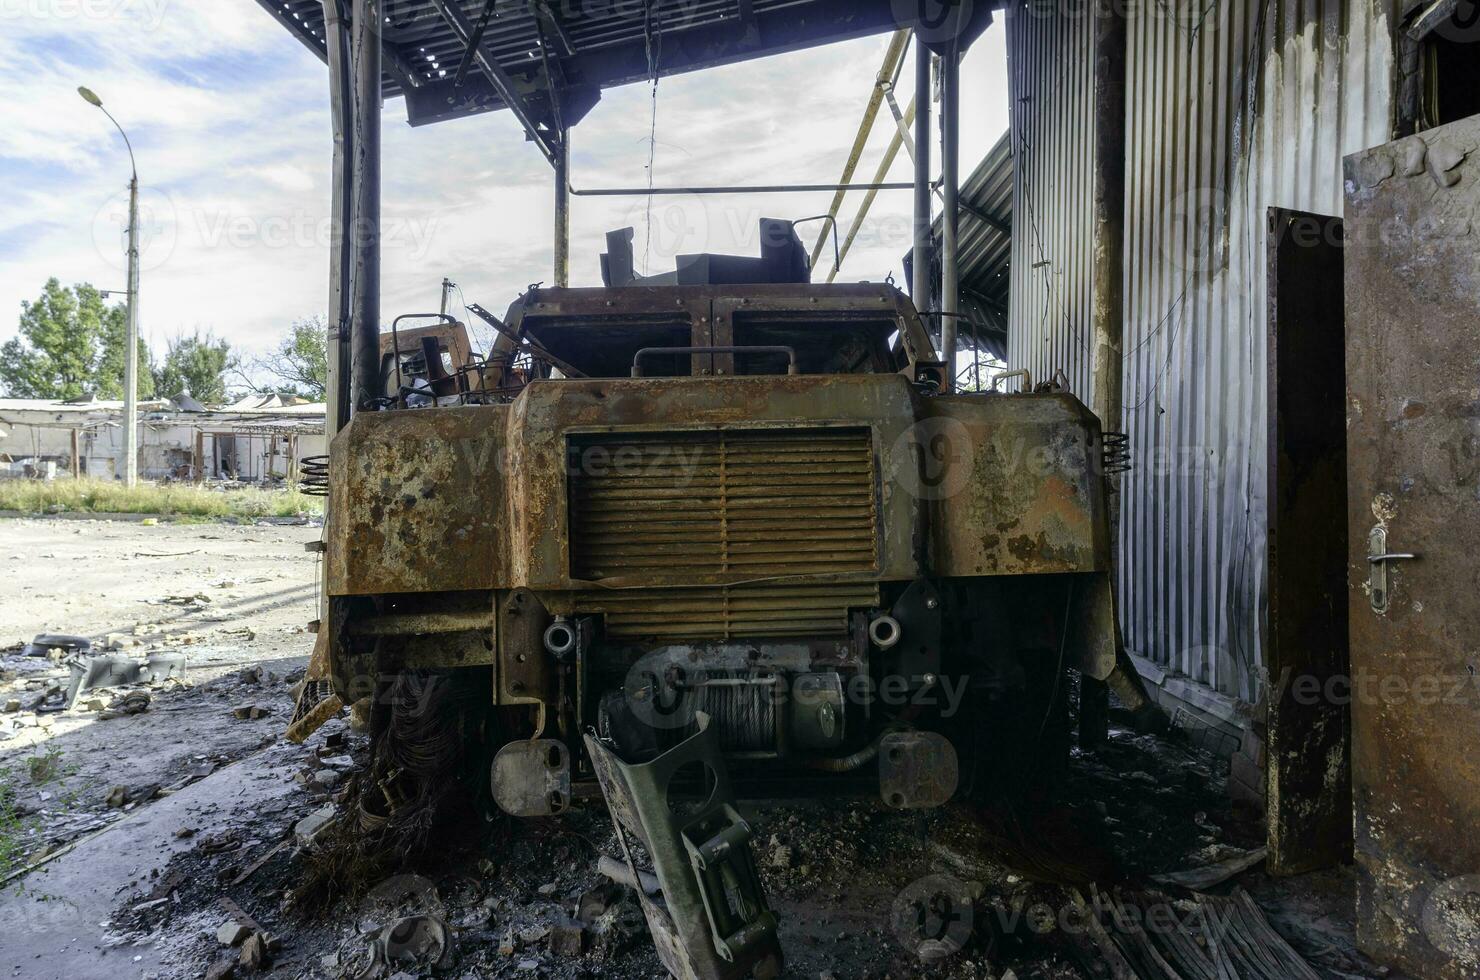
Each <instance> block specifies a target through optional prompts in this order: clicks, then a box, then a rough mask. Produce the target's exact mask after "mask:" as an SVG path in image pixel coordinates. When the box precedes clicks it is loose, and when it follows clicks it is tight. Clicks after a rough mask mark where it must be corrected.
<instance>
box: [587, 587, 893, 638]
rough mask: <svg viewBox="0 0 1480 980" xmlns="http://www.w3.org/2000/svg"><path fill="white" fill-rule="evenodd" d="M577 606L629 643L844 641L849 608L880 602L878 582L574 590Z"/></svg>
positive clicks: (609, 632) (868, 605) (613, 635)
mask: <svg viewBox="0 0 1480 980" xmlns="http://www.w3.org/2000/svg"><path fill="white" fill-rule="evenodd" d="M569 602H570V605H571V608H572V609H579V610H580V611H581V612H584V613H591V614H596V615H600V616H602V617H604V622H605V626H606V633H607V635H608V636H612V637H618V638H623V639H639V638H644V637H646V638H660V639H661V638H675V639H690V640H711V639H713V640H728V639H735V638H741V637H751V638H755V637H765V636H807V635H811V636H838V635H843V634H846V633H847V631H848V611H849V610H850V609H867V608H870V607H873V606H877V605H878V604H879V586H878V583H877V582H818V583H811V584H807V583H790V584H785V585H765V584H755V585H748V584H739V585H730V586H718V587H709V588H694V589H677V588H644V589H606V590H602V589H597V590H592V591H588V592H580V593H575V594H574V595H573V596H571V597H570V599H569Z"/></svg>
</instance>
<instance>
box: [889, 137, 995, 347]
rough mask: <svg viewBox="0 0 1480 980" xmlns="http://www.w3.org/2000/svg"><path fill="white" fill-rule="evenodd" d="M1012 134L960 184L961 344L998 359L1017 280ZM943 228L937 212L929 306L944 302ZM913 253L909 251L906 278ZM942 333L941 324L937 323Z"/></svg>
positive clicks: (933, 235)
mask: <svg viewBox="0 0 1480 980" xmlns="http://www.w3.org/2000/svg"><path fill="white" fill-rule="evenodd" d="M1009 135H1010V134H1003V136H1002V138H1001V139H1000V140H998V141H997V143H996V145H995V146H993V147H992V149H991V150H989V151H987V155H986V156H985V157H983V158H982V162H981V163H980V164H979V165H978V166H977V168H976V170H974V171H972V174H971V176H970V177H968V178H966V182H965V183H963V184H962V185H961V217H960V221H959V224H958V227H959V229H960V239H959V249H960V251H959V252H958V255H957V262H958V264H959V268H960V283H961V300H960V306H959V309H960V311H961V312H962V313H963V314H965V316H966V319H965V320H964V322H962V324H961V325H960V336H959V341H960V344H961V349H962V350H973V349H977V348H980V349H981V350H984V351H986V352H987V353H988V354H991V355H992V356H993V357H996V358H998V359H1005V356H1006V352H1007V312H1008V299H1009V295H1008V294H1009V287H1010V286H1011V282H1012V275H1011V271H1012V220H1013V213H1012V173H1013V156H1012V141H1011V139H1010V138H1009ZM943 233H944V229H943V227H942V218H941V217H939V216H937V217H936V219H935V224H934V226H933V228H932V229H931V236H932V244H931V254H930V262H931V288H932V292H931V296H930V297H929V302H928V304H927V305H928V308H929V309H932V310H938V309H940V308H941V300H940V288H941V275H940V263H941V239H942V237H943ZM912 261H913V257H912V256H911V255H910V254H909V253H906V254H905V256H904V267H905V278H906V279H907V280H908V279H909V278H910V269H911V264H912ZM932 330H933V331H934V332H935V333H936V334H938V333H939V330H940V326H939V324H938V323H935V324H932Z"/></svg>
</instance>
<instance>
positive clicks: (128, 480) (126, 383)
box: [77, 86, 139, 487]
mask: <svg viewBox="0 0 1480 980" xmlns="http://www.w3.org/2000/svg"><path fill="white" fill-rule="evenodd" d="M77 94H78V95H80V96H82V98H83V100H84V101H86V102H87V103H88V104H89V105H92V106H96V107H97V108H99V109H101V110H102V112H103V115H105V116H107V117H108V121H109V122H111V123H112V124H113V128H114V129H117V130H118V135H119V136H122V137H123V145H124V146H125V147H127V148H128V167H129V173H130V177H129V183H128V293H127V299H128V308H127V311H126V313H125V316H126V321H125V327H124V345H125V346H124V355H123V480H124V484H125V485H126V486H130V487H131V486H134V485H135V484H136V483H138V482H139V165H138V162H137V161H136V160H135V159H134V144H133V141H132V140H130V139H129V138H128V133H126V132H125V131H124V129H123V126H122V125H121V124H120V123H119V121H118V120H117V119H114V118H113V113H111V112H109V111H108V109H107V108H106V107H105V106H104V105H103V100H102V99H100V98H98V95H97V93H95V92H94V91H93V90H92V89H90V88H87V87H85V86H83V87H79V88H78V89H77ZM104 295H107V294H106V293H105V294H104Z"/></svg>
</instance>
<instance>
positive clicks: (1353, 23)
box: [1008, 0, 1394, 702]
mask: <svg viewBox="0 0 1480 980" xmlns="http://www.w3.org/2000/svg"><path fill="white" fill-rule="evenodd" d="M1056 9H1057V10H1058V11H1059V12H1057V13H1054V14H1052V15H1048V14H1045V13H1044V12H1043V11H1041V10H1038V9H1035V8H1034V6H1033V5H1031V4H1020V3H1016V2H1014V3H1013V4H1012V5H1011V6H1010V7H1009V16H1008V43H1009V58H1010V60H1011V66H1010V72H1009V80H1010V83H1011V86H1012V93H1011V97H1012V107H1013V110H1012V111H1013V116H1012V134H1013V141H1014V152H1015V153H1016V155H1017V159H1016V161H1015V171H1016V174H1017V177H1016V190H1015V193H1014V207H1013V210H1014V214H1015V215H1016V216H1017V218H1016V221H1015V226H1016V228H1017V230H1018V233H1017V235H1015V236H1014V237H1015V241H1014V250H1013V262H1012V275H1013V284H1012V294H1011V303H1012V315H1011V332H1010V338H1009V348H1008V359H1009V365H1010V366H1011V367H1028V368H1031V369H1033V376H1034V377H1035V378H1049V377H1052V376H1053V375H1054V374H1055V372H1057V371H1059V370H1063V371H1064V373H1065V376H1066V377H1067V379H1068V382H1069V387H1070V390H1071V391H1073V392H1074V393H1075V394H1077V395H1078V396H1079V397H1080V398H1081V399H1082V400H1084V401H1085V402H1086V403H1089V402H1091V400H1092V392H1091V391H1090V390H1089V370H1090V367H1091V357H1090V350H1089V346H1088V336H1089V329H1090V320H1089V310H1090V308H1091V294H1092V289H1091V284H1090V276H1089V261H1090V258H1091V256H1090V255H1089V247H1090V242H1091V240H1092V235H1091V227H1090V219H1091V210H1090V180H1089V172H1090V171H1089V149H1090V147H1091V146H1092V145H1093V131H1094V125H1093V118H1092V115H1093V114H1092V106H1091V86H1090V84H1089V79H1090V74H1091V72H1092V68H1093V62H1092V44H1093V33H1094V23H1093V20H1094V19H1093V18H1092V17H1091V16H1089V8H1088V5H1087V4H1084V3H1071V4H1068V5H1067V6H1061V7H1059V8H1056ZM1392 23H1393V19H1392V17H1391V3H1389V2H1388V0H1331V2H1327V3H1321V4H1309V3H1304V2H1299V0H1259V2H1255V3H1246V4H1232V3H1222V4H1201V3H1199V4H1147V3H1143V4H1134V5H1131V7H1130V25H1129V30H1130V37H1129V52H1128V61H1129V78H1128V80H1127V102H1128V105H1129V118H1128V119H1127V143H1128V147H1129V152H1128V158H1127V186H1126V195H1127V196H1126V224H1127V237H1126V243H1125V245H1126V267H1127V274H1126V284H1125V288H1126V293H1125V303H1126V325H1125V386H1124V391H1125V396H1124V404H1125V409H1124V412H1125V415H1124V421H1123V423H1122V424H1121V425H1120V426H1109V425H1107V428H1123V429H1124V430H1125V431H1127V432H1129V434H1130V446H1131V451H1132V462H1133V469H1132V471H1131V472H1130V473H1128V474H1126V475H1125V477H1123V479H1122V489H1121V504H1120V507H1121V525H1120V526H1121V541H1120V554H1119V559H1120V560H1119V562H1118V564H1119V578H1118V583H1117V594H1118V595H1119V596H1120V602H1121V618H1122V621H1123V623H1124V627H1125V637H1126V644H1127V646H1128V647H1129V648H1131V649H1132V650H1135V651H1136V652H1138V653H1141V654H1143V655H1145V656H1146V657H1148V658H1150V659H1152V660H1154V661H1156V662H1157V663H1159V664H1162V665H1164V666H1168V667H1172V668H1175V669H1177V670H1179V671H1181V672H1182V673H1185V674H1187V675H1189V676H1190V677H1192V678H1193V679H1195V680H1197V681H1200V682H1201V683H1204V684H1206V685H1208V686H1210V687H1213V688H1215V689H1217V690H1219V691H1221V692H1223V693H1225V694H1229V695H1232V696H1235V697H1240V698H1243V699H1245V700H1248V701H1251V702H1252V701H1255V700H1257V697H1258V694H1259V686H1260V682H1261V677H1262V676H1263V668H1262V665H1263V650H1262V643H1263V633H1264V629H1263V618H1264V617H1263V608H1264V603H1265V596H1266V591H1267V587H1266V579H1265V573H1264V567H1265V561H1264V556H1265V511H1266V502H1265V498H1266V489H1265V488H1266V485H1267V478H1266V466H1265V459H1264V457H1265V451H1264V446H1265V432H1266V428H1267V420H1266V414H1265V405H1266V401H1267V391H1266V388H1265V369H1264V365H1265V363H1266V358H1267V356H1268V350H1267V345H1266V342H1265V336H1264V335H1265V327H1264V318H1265V310H1266V293H1265V285H1264V278H1265V269H1264V264H1265V248H1264V236H1265V231H1264V228H1265V213H1266V210H1267V209H1268V208H1269V207H1271V206H1278V207H1285V208H1291V209H1299V210H1304V211H1313V212H1318V213H1325V214H1337V213H1340V210H1341V157H1342V155H1343V154H1347V153H1352V152H1356V151H1358V150H1361V149H1363V148H1365V147H1369V146H1373V145H1376V144H1379V143H1383V142H1385V141H1386V140H1387V139H1388V138H1389V134H1390V132H1391V126H1392V121H1391V116H1392V88H1393V77H1394V61H1393V54H1392V40H1391V27H1390V25H1391V24H1392Z"/></svg>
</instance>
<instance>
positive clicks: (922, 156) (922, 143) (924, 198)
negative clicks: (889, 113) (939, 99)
mask: <svg viewBox="0 0 1480 980" xmlns="http://www.w3.org/2000/svg"><path fill="white" fill-rule="evenodd" d="M931 57H932V56H931V54H930V49H929V48H928V47H926V45H925V42H924V40H923V39H922V38H921V37H920V35H919V34H916V35H915V247H914V255H913V258H912V259H911V264H912V265H913V266H914V269H913V275H912V276H911V279H912V282H911V289H910V291H911V293H912V294H913V299H914V301H915V306H916V307H918V308H919V309H921V310H926V309H929V307H930V279H931V276H930V245H931V215H930V209H931V204H930V143H931V140H932V139H933V137H934V133H933V132H932V127H931V122H930V117H931V112H930V107H931V91H930V84H931V82H930V59H931Z"/></svg>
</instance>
